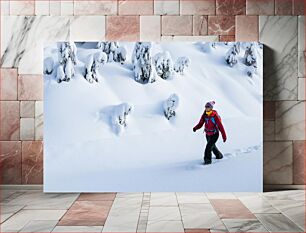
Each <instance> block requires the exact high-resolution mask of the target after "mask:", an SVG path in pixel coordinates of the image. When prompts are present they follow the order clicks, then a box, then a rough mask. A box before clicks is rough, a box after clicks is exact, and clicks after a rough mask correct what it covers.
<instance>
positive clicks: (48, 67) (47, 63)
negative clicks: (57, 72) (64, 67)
mask: <svg viewBox="0 0 306 233" xmlns="http://www.w3.org/2000/svg"><path fill="white" fill-rule="evenodd" d="M53 69H54V61H53V59H52V57H47V58H46V59H45V60H44V74H48V75H49V74H52V72H53Z"/></svg>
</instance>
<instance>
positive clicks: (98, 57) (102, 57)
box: [94, 51, 107, 64]
mask: <svg viewBox="0 0 306 233" xmlns="http://www.w3.org/2000/svg"><path fill="white" fill-rule="evenodd" d="M94 60H95V61H97V62H99V63H100V64H105V63H106V62H107V54H106V53H105V52H103V51H99V52H96V53H95V54H94Z"/></svg>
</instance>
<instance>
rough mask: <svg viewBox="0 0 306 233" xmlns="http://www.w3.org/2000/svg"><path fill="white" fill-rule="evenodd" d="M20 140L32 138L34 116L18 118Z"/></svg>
mask: <svg viewBox="0 0 306 233" xmlns="http://www.w3.org/2000/svg"><path fill="white" fill-rule="evenodd" d="M20 140H34V118H21V119H20Z"/></svg>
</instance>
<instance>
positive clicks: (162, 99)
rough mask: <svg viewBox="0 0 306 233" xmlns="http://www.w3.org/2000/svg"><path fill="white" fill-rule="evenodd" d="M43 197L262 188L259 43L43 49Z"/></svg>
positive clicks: (105, 43) (100, 44)
mask: <svg viewBox="0 0 306 233" xmlns="http://www.w3.org/2000/svg"><path fill="white" fill-rule="evenodd" d="M43 72H44V191H45V192H156V191H158V192H168V191H172V192H173V191H176V192H223V191H224V192H233V191H235V192H239V191H243V192H255V191H262V188H263V174H262V173H263V158H262V157H263V156H262V154H263V127H262V124H263V118H262V113H263V106H262V105H263V102H262V101H263V90H262V88H263V46H262V44H260V43H258V42H203V41H199V42H189V41H185V42H175V41H167V42H166V41H165V42H158V43H157V42H116V41H97V42H72V41H69V42H68V41H64V42H58V43H54V44H49V45H46V46H45V48H44V67H43Z"/></svg>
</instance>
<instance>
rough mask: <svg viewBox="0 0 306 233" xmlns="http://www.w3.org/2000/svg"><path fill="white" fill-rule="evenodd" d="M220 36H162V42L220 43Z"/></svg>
mask: <svg viewBox="0 0 306 233" xmlns="http://www.w3.org/2000/svg"><path fill="white" fill-rule="evenodd" d="M218 40H219V37H218V36H162V37H161V41H194V42H198V41H202V42H204V41H205V42H215V41H218Z"/></svg>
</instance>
